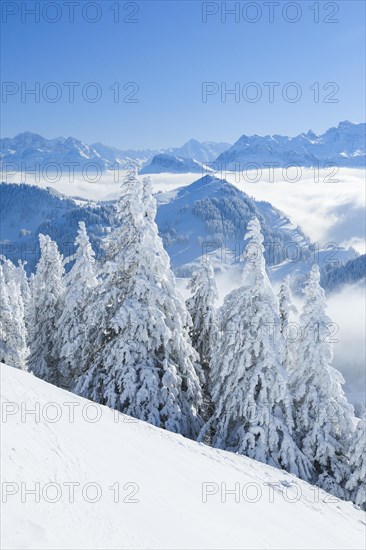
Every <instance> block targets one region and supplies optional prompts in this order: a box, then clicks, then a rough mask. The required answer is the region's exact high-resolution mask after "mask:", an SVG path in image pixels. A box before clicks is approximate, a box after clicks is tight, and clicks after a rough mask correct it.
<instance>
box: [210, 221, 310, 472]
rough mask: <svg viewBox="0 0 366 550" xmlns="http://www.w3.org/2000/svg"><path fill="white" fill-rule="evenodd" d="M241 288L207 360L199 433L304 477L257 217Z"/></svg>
mask: <svg viewBox="0 0 366 550" xmlns="http://www.w3.org/2000/svg"><path fill="white" fill-rule="evenodd" d="M245 238H246V239H249V244H248V246H247V249H246V254H245V265H244V270H243V286H241V287H240V288H238V289H236V290H234V291H233V292H231V293H230V294H229V295H228V296H227V297H226V299H225V301H224V305H223V307H222V309H221V323H220V326H221V329H222V337H221V342H220V345H219V346H218V349H217V350H216V352H215V355H214V357H213V359H212V364H211V369H210V372H211V386H212V399H213V402H214V404H215V413H214V415H213V416H212V418H211V419H210V420H209V421H208V422H207V424H206V426H205V427H204V428H203V430H202V431H201V434H200V439H202V437H204V435H205V434H206V433H207V432H208V431H211V433H213V439H212V444H213V446H214V447H219V448H222V449H226V450H230V451H233V452H236V453H240V454H244V455H247V456H249V457H250V458H254V459H256V460H259V461H261V462H265V463H267V464H270V465H272V466H276V467H278V468H283V469H285V470H287V471H289V472H291V473H294V474H295V475H297V476H299V477H302V478H305V479H307V478H308V477H309V475H310V472H309V468H308V461H307V459H306V458H305V457H304V456H303V455H302V453H301V452H300V450H299V449H298V448H297V446H296V444H295V443H294V440H293V437H292V433H291V432H292V426H291V422H292V411H291V400H290V397H289V394H288V390H287V377H286V371H285V370H284V368H283V367H282V365H281V361H280V353H279V347H280V342H279V340H280V333H279V319H278V313H277V307H278V306H277V303H276V298H275V296H274V294H273V291H272V289H271V286H270V283H269V280H268V277H267V274H266V270H265V261H264V256H263V252H264V247H263V236H262V234H261V231H260V225H259V222H258V220H257V219H256V218H253V219H252V220H251V221H250V222H249V224H248V232H247V234H246V236H245Z"/></svg>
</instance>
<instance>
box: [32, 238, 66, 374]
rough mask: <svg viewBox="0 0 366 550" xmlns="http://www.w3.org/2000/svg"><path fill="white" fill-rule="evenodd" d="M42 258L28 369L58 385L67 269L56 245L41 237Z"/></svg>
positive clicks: (34, 298) (34, 284) (35, 285)
mask: <svg viewBox="0 0 366 550" xmlns="http://www.w3.org/2000/svg"><path fill="white" fill-rule="evenodd" d="M39 243H40V250H41V256H40V259H39V262H38V264H37V270H36V274H35V276H34V277H33V279H32V283H31V290H32V300H31V305H30V308H29V326H30V330H29V333H30V334H29V342H30V343H29V347H30V356H29V360H28V369H29V370H30V371H31V372H33V374H35V375H36V376H38V377H39V378H42V379H43V380H46V381H47V382H51V383H52V384H55V385H59V383H60V374H59V357H58V356H57V351H56V350H57V345H56V343H57V331H56V322H57V319H58V317H59V316H60V314H61V311H62V307H63V305H62V298H63V292H64V281H63V276H64V267H63V263H62V257H61V255H60V253H59V251H58V248H57V244H56V243H55V242H54V241H53V240H52V239H51V238H50V237H49V236H48V235H42V234H40V235H39Z"/></svg>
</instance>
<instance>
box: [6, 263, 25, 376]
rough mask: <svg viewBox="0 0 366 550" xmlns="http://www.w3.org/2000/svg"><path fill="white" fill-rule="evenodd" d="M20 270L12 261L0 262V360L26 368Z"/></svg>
mask: <svg viewBox="0 0 366 550" xmlns="http://www.w3.org/2000/svg"><path fill="white" fill-rule="evenodd" d="M18 269H19V270H21V269H22V265H21V266H20V267H19V268H16V267H15V266H14V265H13V264H12V262H10V261H9V260H5V261H4V262H3V259H2V263H0V296H1V315H0V360H1V361H3V362H4V363H8V364H9V365H12V366H13V367H17V368H20V369H26V360H27V356H28V352H29V350H28V346H27V329H26V323H25V306H24V300H23V294H22V286H21V278H20V274H19V271H18ZM23 271H24V270H23Z"/></svg>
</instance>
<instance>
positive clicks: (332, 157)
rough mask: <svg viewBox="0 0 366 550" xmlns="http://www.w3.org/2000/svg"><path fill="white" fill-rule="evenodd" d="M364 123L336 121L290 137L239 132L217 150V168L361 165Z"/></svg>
mask: <svg viewBox="0 0 366 550" xmlns="http://www.w3.org/2000/svg"><path fill="white" fill-rule="evenodd" d="M365 142H366V124H365V123H360V124H355V123H352V122H349V121H344V122H340V123H339V124H338V126H337V127H336V128H329V129H328V130H327V131H326V132H324V134H321V135H316V134H315V133H314V132H312V130H309V131H308V132H307V133H306V134H300V135H298V136H295V137H293V138H291V137H288V136H280V135H273V136H257V135H254V136H246V135H243V136H241V137H240V138H239V139H238V141H236V142H235V143H234V144H233V145H232V146H231V147H229V148H228V149H227V150H226V151H224V152H223V153H221V154H220V155H219V156H218V158H217V159H216V164H217V165H218V166H219V167H220V168H219V169H221V167H222V166H224V167H225V168H226V169H227V170H239V169H242V168H243V167H244V166H245V165H248V164H249V163H255V164H256V165H257V166H259V167H265V166H268V164H275V165H277V166H278V167H284V166H291V165H299V166H305V167H310V166H317V165H320V167H324V165H326V164H329V163H331V164H334V165H336V166H345V167H363V166H365V154H366V153H365Z"/></svg>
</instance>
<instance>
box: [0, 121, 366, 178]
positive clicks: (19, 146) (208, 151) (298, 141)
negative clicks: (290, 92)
mask: <svg viewBox="0 0 366 550" xmlns="http://www.w3.org/2000/svg"><path fill="white" fill-rule="evenodd" d="M365 142H366V124H365V123H359V124H356V123H352V122H349V121H343V122H340V123H339V124H338V126H337V127H333V128H329V129H328V130H327V131H326V132H324V133H323V134H321V135H316V134H315V133H314V132H313V131H311V130H309V131H308V132H307V133H302V134H299V135H298V136H295V137H288V136H281V135H272V136H270V135H267V136H258V135H252V136H247V135H242V136H241V137H240V138H239V139H238V140H237V141H236V142H235V143H234V144H233V145H230V144H229V143H225V142H219V143H216V142H213V141H205V142H199V141H197V140H195V139H191V140H189V141H187V143H185V144H184V145H182V146H181V147H175V148H174V147H171V148H168V149H160V150H158V149H143V150H134V149H126V150H121V149H118V148H116V147H110V146H108V145H103V144H102V143H92V144H91V145H87V144H85V143H83V142H81V141H80V140H79V139H76V138H73V137H68V138H65V137H57V138H54V139H46V138H44V137H42V136H40V135H38V134H34V133H32V132H23V133H21V134H18V135H17V136H15V137H14V138H3V139H1V140H0V165H1V166H2V168H3V169H6V167H7V169H8V171H9V170H10V171H12V170H13V169H14V170H17V171H20V170H23V171H30V170H34V169H36V168H37V166H40V167H41V168H42V167H44V166H45V165H48V167H49V169H50V170H51V171H52V163H54V164H58V165H65V166H68V165H69V166H73V170H74V171H81V170H82V169H83V168H84V167H85V166H87V165H89V166H90V164H91V163H93V164H94V165H96V166H97V167H99V169H100V170H101V171H102V172H104V171H106V170H109V169H117V168H118V166H122V167H129V166H131V165H136V164H137V165H138V167H139V168H140V169H141V173H145V174H148V173H149V174H154V173H155V174H156V173H170V172H171V173H188V172H197V173H198V172H201V173H205V172H206V173H207V172H210V169H211V171H215V170H221V169H222V168H225V169H226V170H242V169H243V168H244V167H246V168H248V169H250V166H249V165H250V164H251V163H253V164H254V165H255V166H256V167H266V166H268V165H273V166H274V167H276V166H277V167H285V166H293V165H295V166H296V165H299V166H305V167H311V166H319V167H320V168H322V167H325V166H326V165H328V164H331V165H332V164H333V165H335V166H339V167H351V168H361V167H364V166H365V164H366V146H365ZM202 165H204V166H202ZM54 169H56V167H54Z"/></svg>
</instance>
